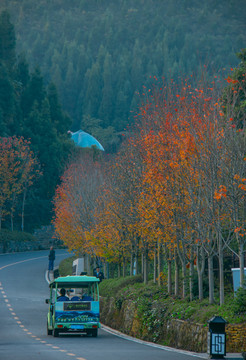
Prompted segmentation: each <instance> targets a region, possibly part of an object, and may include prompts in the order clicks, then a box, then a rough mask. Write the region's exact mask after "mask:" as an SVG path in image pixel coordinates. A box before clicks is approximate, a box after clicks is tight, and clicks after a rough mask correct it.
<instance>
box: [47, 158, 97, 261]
mask: <svg viewBox="0 0 246 360" xmlns="http://www.w3.org/2000/svg"><path fill="white" fill-rule="evenodd" d="M102 182H103V175H102V172H101V167H100V165H99V164H98V163H94V162H93V158H92V156H90V154H88V155H87V156H86V155H84V156H79V157H78V158H77V159H76V160H75V161H74V162H72V163H71V164H70V165H69V166H68V168H67V170H66V171H65V173H64V175H63V177H62V182H61V185H60V186H58V188H57V191H56V195H55V199H54V210H55V218H54V221H53V223H54V226H55V231H56V233H57V235H58V236H59V238H60V239H61V240H62V241H63V242H64V243H65V244H66V245H67V246H68V248H69V250H70V251H71V250H77V251H78V252H83V253H88V254H90V255H94V249H93V247H92V246H91V243H90V241H89V240H90V231H91V229H93V227H94V226H95V224H94V211H95V208H96V200H97V198H98V196H99V191H100V186H101V184H102Z"/></svg>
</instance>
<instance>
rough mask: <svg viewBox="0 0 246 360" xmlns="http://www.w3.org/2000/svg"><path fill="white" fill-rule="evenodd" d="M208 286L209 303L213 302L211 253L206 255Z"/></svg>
mask: <svg viewBox="0 0 246 360" xmlns="http://www.w3.org/2000/svg"><path fill="white" fill-rule="evenodd" d="M208 284H209V285H208V286H209V304H214V265H213V255H211V254H209V255H208Z"/></svg>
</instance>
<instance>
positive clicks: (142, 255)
mask: <svg viewBox="0 0 246 360" xmlns="http://www.w3.org/2000/svg"><path fill="white" fill-rule="evenodd" d="M141 259H142V275H144V253H143V252H142V254H141Z"/></svg>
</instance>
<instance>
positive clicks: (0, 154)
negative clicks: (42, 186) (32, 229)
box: [0, 136, 41, 231]
mask: <svg viewBox="0 0 246 360" xmlns="http://www.w3.org/2000/svg"><path fill="white" fill-rule="evenodd" d="M40 174H41V173H40V170H39V163H38V161H37V158H36V157H35V156H34V153H33V152H32V151H31V149H30V142H29V141H27V140H25V139H24V138H23V137H19V138H18V137H15V136H13V137H8V138H0V185H1V186H0V189H1V190H0V229H1V224H2V221H3V220H4V218H5V216H7V215H9V216H10V223H11V230H12V231H13V229H14V215H15V211H16V208H17V205H18V203H19V202H21V204H22V205H21V229H22V231H23V230H24V212H25V202H26V195H27V191H28V189H29V188H30V187H31V186H32V184H33V182H34V180H35V179H36V178H37V177H38V176H40Z"/></svg>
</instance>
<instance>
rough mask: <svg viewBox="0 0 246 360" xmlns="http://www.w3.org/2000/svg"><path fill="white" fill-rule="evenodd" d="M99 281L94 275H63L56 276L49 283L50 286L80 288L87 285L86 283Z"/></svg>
mask: <svg viewBox="0 0 246 360" xmlns="http://www.w3.org/2000/svg"><path fill="white" fill-rule="evenodd" d="M97 282H99V279H98V278H96V277H95V276H86V275H80V276H64V277H58V278H56V279H55V280H53V281H52V282H51V283H50V287H53V288H54V287H56V284H57V287H59V288H60V287H64V288H70V287H71V288H82V287H88V285H90V284H93V283H97Z"/></svg>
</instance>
